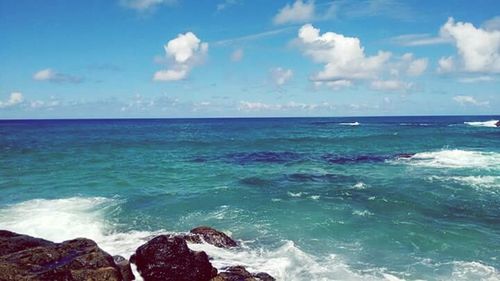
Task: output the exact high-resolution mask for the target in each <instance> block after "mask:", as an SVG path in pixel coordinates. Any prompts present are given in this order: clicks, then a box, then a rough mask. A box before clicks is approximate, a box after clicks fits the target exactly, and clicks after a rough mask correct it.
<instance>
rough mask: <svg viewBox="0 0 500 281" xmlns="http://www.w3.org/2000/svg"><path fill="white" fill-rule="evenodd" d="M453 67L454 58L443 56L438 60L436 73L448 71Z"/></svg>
mask: <svg viewBox="0 0 500 281" xmlns="http://www.w3.org/2000/svg"><path fill="white" fill-rule="evenodd" d="M454 69H455V60H454V59H453V57H446V58H445V57H443V58H440V59H439V61H438V69H437V71H438V73H448V72H451V71H453V70H454Z"/></svg>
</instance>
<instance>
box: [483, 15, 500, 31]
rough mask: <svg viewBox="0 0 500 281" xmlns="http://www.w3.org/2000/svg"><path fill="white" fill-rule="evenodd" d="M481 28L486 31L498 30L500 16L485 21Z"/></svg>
mask: <svg viewBox="0 0 500 281" xmlns="http://www.w3.org/2000/svg"><path fill="white" fill-rule="evenodd" d="M482 26H483V28H484V29H486V30H488V31H493V30H500V16H496V17H494V18H492V19H489V20H487V21H485V22H484V23H483V25H482Z"/></svg>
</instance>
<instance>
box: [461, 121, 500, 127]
mask: <svg viewBox="0 0 500 281" xmlns="http://www.w3.org/2000/svg"><path fill="white" fill-rule="evenodd" d="M498 122H499V120H489V121H483V122H464V124H465V125H469V126H473V127H490V128H496V127H497V125H496V124H497V123H498Z"/></svg>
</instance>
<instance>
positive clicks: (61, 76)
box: [33, 68, 83, 84]
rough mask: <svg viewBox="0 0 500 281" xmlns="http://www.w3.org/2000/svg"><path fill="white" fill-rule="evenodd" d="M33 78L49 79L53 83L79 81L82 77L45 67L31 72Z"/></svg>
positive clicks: (75, 82)
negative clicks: (33, 72)
mask: <svg viewBox="0 0 500 281" xmlns="http://www.w3.org/2000/svg"><path fill="white" fill-rule="evenodd" d="M33 79H34V80H37V81H49V82H53V83H74V84H77V83H81V82H82V81H83V78H82V77H80V76H75V75H71V74H65V73H60V72H57V71H55V70H53V69H51V68H45V69H42V70H39V71H37V72H36V73H35V74H33Z"/></svg>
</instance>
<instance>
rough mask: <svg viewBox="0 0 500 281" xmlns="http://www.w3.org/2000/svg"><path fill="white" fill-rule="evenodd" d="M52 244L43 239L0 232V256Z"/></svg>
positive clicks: (5, 231)
mask: <svg viewBox="0 0 500 281" xmlns="http://www.w3.org/2000/svg"><path fill="white" fill-rule="evenodd" d="M53 244H54V243H53V242H50V241H47V240H44V239H40V238H35V237H31V236H27V235H21V234H17V233H14V232H10V231H7V230H0V256H3V255H6V254H10V253H14V252H18V251H21V250H25V249H29V248H34V247H40V246H49V245H53Z"/></svg>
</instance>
